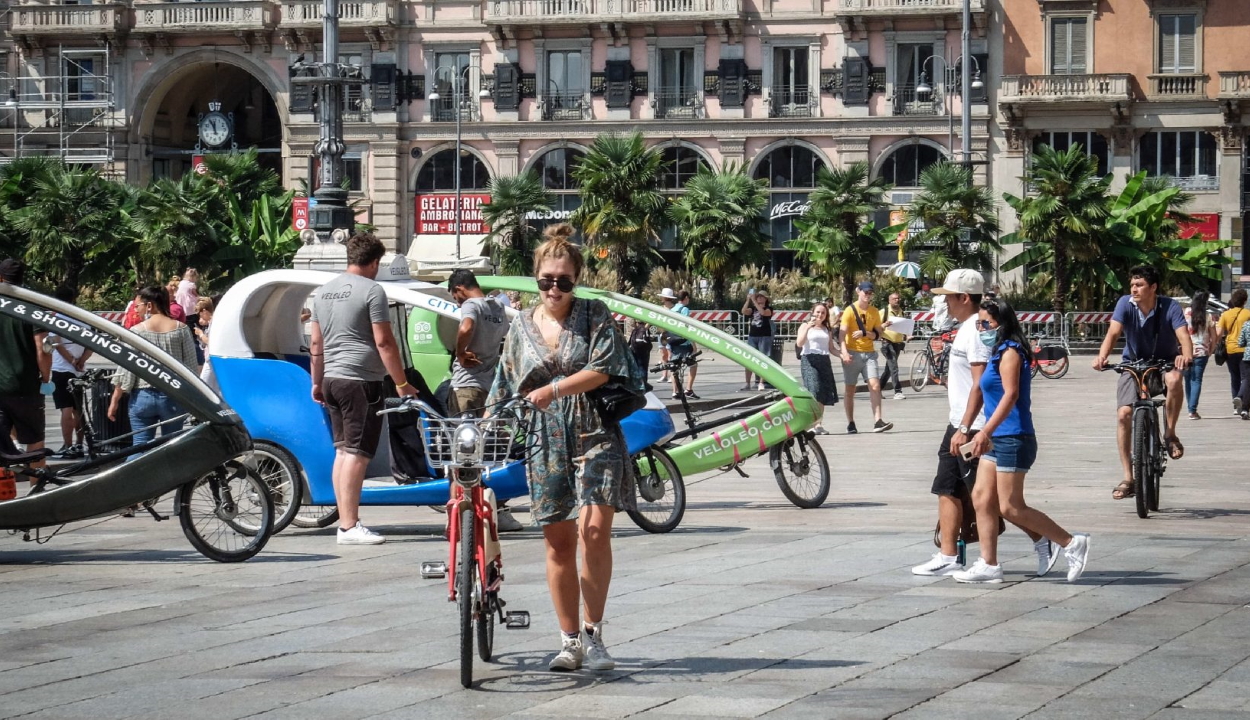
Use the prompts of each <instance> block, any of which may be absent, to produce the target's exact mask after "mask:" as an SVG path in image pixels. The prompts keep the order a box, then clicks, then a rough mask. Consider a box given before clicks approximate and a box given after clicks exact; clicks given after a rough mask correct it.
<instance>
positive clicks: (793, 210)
mask: <svg viewBox="0 0 1250 720" xmlns="http://www.w3.org/2000/svg"><path fill="white" fill-rule="evenodd" d="M811 207H812V203H811V202H810V201H808V200H779V201H777V202H775V203H773V207H772V210H770V211H769V213H768V219H769V220H777V219H779V218H784V217H798V216H800V215H803V214H805V213H806V212H807V211H808V210H809V209H811Z"/></svg>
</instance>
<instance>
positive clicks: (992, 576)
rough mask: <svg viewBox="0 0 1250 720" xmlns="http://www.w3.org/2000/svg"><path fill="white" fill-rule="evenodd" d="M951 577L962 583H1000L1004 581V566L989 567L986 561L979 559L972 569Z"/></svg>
mask: <svg viewBox="0 0 1250 720" xmlns="http://www.w3.org/2000/svg"><path fill="white" fill-rule="evenodd" d="M951 577H953V578H955V582H961V583H1000V582H1002V581H1003V566H1002V565H987V564H986V563H985V560H983V559H981V558H977V561H976V562H974V563H972V567H970V568H968V569H967V570H964V571H963V572H957V573H955V574H954V575H952V576H951Z"/></svg>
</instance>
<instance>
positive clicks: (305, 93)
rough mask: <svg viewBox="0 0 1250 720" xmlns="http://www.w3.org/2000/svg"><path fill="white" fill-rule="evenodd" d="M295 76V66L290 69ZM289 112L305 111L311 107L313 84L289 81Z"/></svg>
mask: <svg viewBox="0 0 1250 720" xmlns="http://www.w3.org/2000/svg"><path fill="white" fill-rule="evenodd" d="M290 75H291V77H292V78H293V77H295V68H291V69H290ZM290 102H291V112H299V113H307V112H312V109H313V86H312V85H310V84H309V83H297V82H293V83H291V99H290Z"/></svg>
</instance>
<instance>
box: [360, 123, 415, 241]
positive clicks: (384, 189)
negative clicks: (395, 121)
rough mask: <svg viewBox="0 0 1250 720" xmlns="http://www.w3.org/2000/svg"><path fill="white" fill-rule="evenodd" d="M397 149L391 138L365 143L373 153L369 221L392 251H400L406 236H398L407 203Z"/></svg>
mask: <svg viewBox="0 0 1250 720" xmlns="http://www.w3.org/2000/svg"><path fill="white" fill-rule="evenodd" d="M401 150H402V148H401V146H400V143H398V142H393V141H382V142H378V141H375V142H373V143H370V145H369V153H370V155H371V156H372V157H373V184H372V186H371V187H370V188H369V190H370V192H369V195H370V196H371V197H372V199H373V224H374V225H376V226H377V228H378V230H377V233H378V238H379V239H381V240H382V242H384V243H386V247H387V249H388V250H394V251H396V252H402V251H403V250H404V249H405V248H406V246H407V244H408V243H407V238H405V237H402V236H403V234H404V224H405V223H404V213H405V212H406V211H407V207H406V204H405V203H404V195H405V193H404V185H405V183H404V178H403V164H404V162H403V160H404V159H403V157H402V155H401V154H400V153H401Z"/></svg>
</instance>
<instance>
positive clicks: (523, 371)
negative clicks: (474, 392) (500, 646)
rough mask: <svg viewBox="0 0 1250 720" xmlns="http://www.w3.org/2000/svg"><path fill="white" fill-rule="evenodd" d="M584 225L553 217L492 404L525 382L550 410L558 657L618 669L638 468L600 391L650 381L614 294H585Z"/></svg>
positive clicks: (541, 515) (541, 478) (542, 511)
mask: <svg viewBox="0 0 1250 720" xmlns="http://www.w3.org/2000/svg"><path fill="white" fill-rule="evenodd" d="M572 234H573V228H572V227H570V226H569V225H568V224H566V223H561V224H558V225H553V226H551V227H548V228H547V230H546V231H545V232H544V233H543V235H544V238H545V241H544V242H543V243H542V244H541V245H539V246H538V248H537V249H536V250H535V251H534V275H535V277H536V278H537V280H538V290H539V293H538V294H539V299H540V301H541V302H540V303H539V304H538V305H537V306H536V307H531V308H529V309H528V310H525V311H523V312H522V313H521V314H520V316H519V321H518V322H513V323H512V327H511V328H510V329H509V331H508V336H507V338H506V339H505V340H504V346H503V353H502V355H501V357H500V362H499V369H498V370H497V371H496V375H495V384H494V387H492V388H491V394H490V400H489V404H494V403H497V402H499V401H501V400H505V399H507V398H510V397H512V396H514V395H517V394H520V395H524V396H525V397H526V399H528V400H529V401H530V402H532V403H533V404H534V405H536V406H537V407H538V408H540V409H541V410H544V411H545V412H535V413H534V414H533V415H534V417H533V427H534V432H535V434H536V435H537V438H536V440H535V442H536V447H534V448H533V449H532V450H533V454H531V455H530V458H529V461H528V463H527V464H526V472H527V477H528V480H529V485H530V514H531V516H532V517H533V519H534V521H535V522H537V523H538V525H539V526H541V527H542V531H543V540H544V541H545V543H546V549H547V587H548V589H549V591H550V593H551V600H552V604H553V605H554V606H555V612H556V619H557V620H558V621H559V624H560V632H561V647H560V651H559V653H558V654H557V655H556V656H555V658H553V659H552V661H551V663H550V668H551V669H552V670H563V671H570V670H577V669H578V668H580V667H582V665H583V663H584V664H585V665H586V667H588V668H590V669H591V670H595V671H606V670H611V669H612V668H614V667H616V662H615V661H614V660H613V659H612V656H611V655H609V654H608V651H607V648H606V647H605V646H604V642H603V626H602V623H603V613H604V608H605V606H606V604H607V599H608V585H609V583H610V582H611V580H612V520H613V517H614V516H615V513H616V512H617V511H618V510H628V509H632V508H633V507H634V474H633V463H632V462H631V461H630V459H629V452H628V450H627V449H626V446H625V437H624V435H622V433H621V428H620V426H619V425H617V424H615V423H604V422H603V420H602V418H600V416H599V413H598V411H597V410H596V409H595V403H594V400H593V398H592V397H591V396H590V395H589V393H590V392H591V391H593V390H596V389H598V388H600V387H603V386H604V385H606V384H608V383H609V382H610V383H613V384H614V385H615V386H618V387H623V388H627V389H630V390H632V391H634V392H637V393H642V392H643V391H644V387H643V376H642V372H641V371H640V370H639V369H638V367H637V364H636V363H635V362H634V358H633V355H632V354H631V353H630V352H629V351H628V348H627V347H626V342H625V337H624V336H623V334H622V333H621V332H620V331H619V330H618V329H617V326H616V322H615V320H613V318H612V313H611V312H609V310H608V307H607V305H605V304H604V303H603V302H602V301H600V300H581V299H575V298H574V297H573V291H574V289H575V288H576V287H577V281H578V280H579V279H580V278H581V275H582V270H583V268H584V266H585V261H584V260H583V258H582V252H581V250H579V249H578V248H577V246H576V245H573V244H572V243H571V242H569V237H570V236H571V235H572ZM579 541H580V545H581V569H580V572H579V569H578V562H577V550H578V545H579ZM583 605H584V607H585V615H582V606H583ZM583 620H584V622H583ZM583 638H584V639H583Z"/></svg>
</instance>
